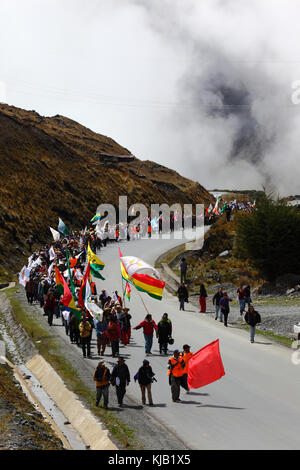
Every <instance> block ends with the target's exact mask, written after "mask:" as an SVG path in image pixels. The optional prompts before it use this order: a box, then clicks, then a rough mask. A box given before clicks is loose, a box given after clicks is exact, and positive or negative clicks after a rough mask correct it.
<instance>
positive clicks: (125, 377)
mask: <svg viewBox="0 0 300 470" xmlns="http://www.w3.org/2000/svg"><path fill="white" fill-rule="evenodd" d="M117 377H119V379H120V386H121V387H122V386H123V387H124V386H126V384H127V383H128V382H130V374H129V369H128V367H127V364H122V365H119V364H117V365H115V367H114V368H113V371H112V374H111V383H112V384H113V385H115V383H116V378H117Z"/></svg>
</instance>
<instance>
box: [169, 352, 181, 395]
mask: <svg viewBox="0 0 300 470" xmlns="http://www.w3.org/2000/svg"><path fill="white" fill-rule="evenodd" d="M184 368H185V362H184V359H183V358H182V357H180V352H179V350H178V349H175V351H174V355H173V356H172V357H171V358H170V359H169V361H168V376H169V384H170V385H171V394H172V400H173V402H174V403H179V402H180V401H181V400H180V398H179V397H180V385H182V380H183V379H182V376H183V374H184Z"/></svg>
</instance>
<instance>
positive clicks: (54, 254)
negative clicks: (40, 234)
mask: <svg viewBox="0 0 300 470" xmlns="http://www.w3.org/2000/svg"><path fill="white" fill-rule="evenodd" d="M49 258H50V261H52V260H53V259H55V258H56V253H55V251H54V248H53V246H51V248H50V250H49Z"/></svg>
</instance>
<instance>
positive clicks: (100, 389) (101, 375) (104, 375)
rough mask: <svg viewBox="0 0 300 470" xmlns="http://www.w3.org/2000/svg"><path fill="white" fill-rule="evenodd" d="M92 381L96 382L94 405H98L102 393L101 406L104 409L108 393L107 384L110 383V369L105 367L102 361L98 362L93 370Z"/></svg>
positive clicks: (106, 406)
mask: <svg viewBox="0 0 300 470" xmlns="http://www.w3.org/2000/svg"><path fill="white" fill-rule="evenodd" d="M94 381H95V382H96V406H98V405H99V402H100V400H101V398H102V395H103V401H104V403H103V406H104V408H105V409H107V408H108V394H109V384H110V371H109V369H108V368H107V367H105V364H104V362H99V364H98V366H97V368H96V370H95V372H94Z"/></svg>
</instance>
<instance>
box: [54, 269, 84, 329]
mask: <svg viewBox="0 0 300 470" xmlns="http://www.w3.org/2000/svg"><path fill="white" fill-rule="evenodd" d="M55 281H56V285H57V286H58V287H59V288H60V286H62V287H63V297H62V298H61V299H60V303H61V304H62V305H64V306H65V307H68V309H69V310H70V311H71V312H72V313H73V314H74V316H75V317H76V318H77V319H78V320H81V316H82V315H81V311H80V310H78V308H77V307H76V305H75V301H74V299H73V296H72V294H71V291H70V289H69V287H68V284H67V283H66V281H65V279H64V277H63V276H62V275H61V273H60V272H59V270H58V269H57V267H56V266H55ZM57 282H58V283H57Z"/></svg>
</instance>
